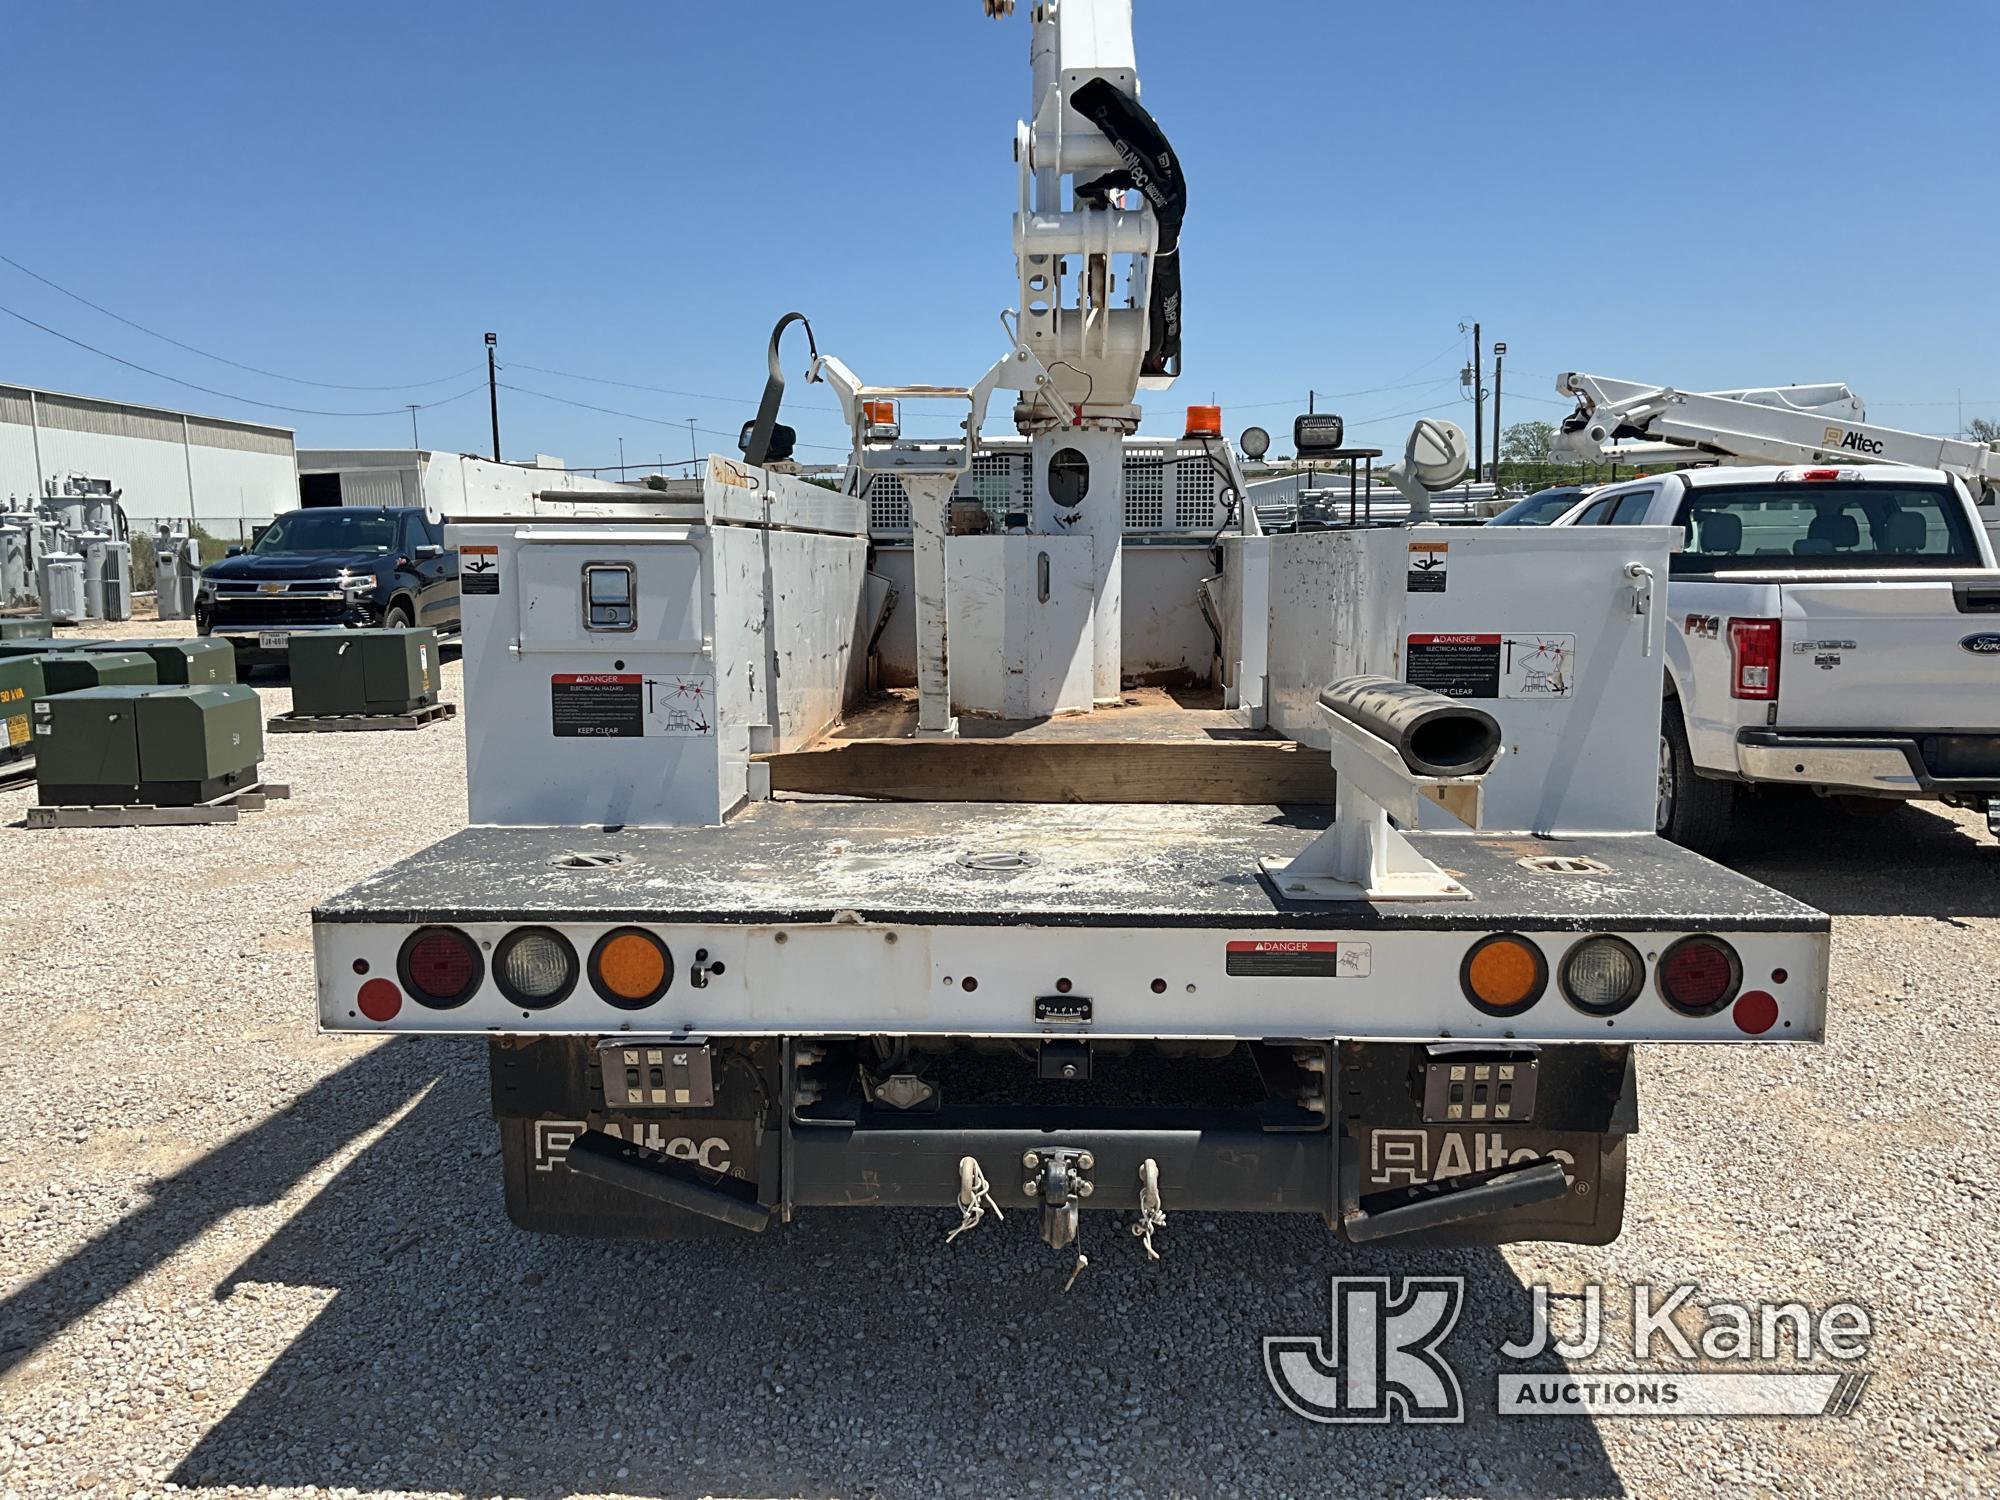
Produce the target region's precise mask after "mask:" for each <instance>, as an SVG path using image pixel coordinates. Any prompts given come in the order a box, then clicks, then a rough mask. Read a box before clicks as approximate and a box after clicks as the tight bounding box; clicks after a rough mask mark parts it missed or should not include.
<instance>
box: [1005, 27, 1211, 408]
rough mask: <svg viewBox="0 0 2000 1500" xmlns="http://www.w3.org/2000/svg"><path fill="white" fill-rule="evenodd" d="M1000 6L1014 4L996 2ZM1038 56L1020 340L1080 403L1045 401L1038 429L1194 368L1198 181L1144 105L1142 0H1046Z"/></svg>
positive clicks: (1022, 150) (1034, 49) (1024, 182)
mask: <svg viewBox="0 0 2000 1500" xmlns="http://www.w3.org/2000/svg"><path fill="white" fill-rule="evenodd" d="M987 10H988V13H989V14H997V13H1001V12H1000V10H999V8H998V7H996V5H995V4H994V3H992V0H988V4H987ZM1030 59H1031V61H1032V63H1033V68H1034V112H1033V115H1032V117H1031V119H1030V120H1029V121H1028V122H1026V123H1023V124H1021V125H1019V126H1017V127H1016V133H1015V142H1014V155H1015V159H1016V161H1017V162H1018V163H1019V171H1020V205H1019V208H1018V211H1017V212H1016V214H1015V218H1014V255H1015V261H1016V266H1017V268H1018V271H1019V274H1020V282H1021V322H1020V340H1021V343H1022V344H1024V345H1025V346H1026V347H1028V348H1029V349H1031V350H1033V351H1034V353H1035V355H1036V356H1037V357H1038V358H1039V359H1040V361H1041V362H1042V364H1043V365H1045V366H1046V367H1047V368H1048V369H1049V370H1050V371H1051V372H1053V374H1054V375H1055V377H1056V382H1057V387H1058V392H1057V393H1058V396H1059V398H1060V402H1061V405H1062V406H1063V407H1066V408H1068V410H1061V409H1049V410H1040V409H1035V403H1034V401H1033V399H1032V398H1031V399H1030V403H1029V405H1030V408H1031V410H1032V411H1033V416H1032V417H1031V419H1030V421H1029V423H1028V425H1031V426H1033V425H1048V424H1050V423H1060V422H1062V421H1064V420H1066V419H1068V418H1070V417H1071V416H1073V415H1075V414H1076V410H1077V409H1078V408H1096V409H1098V410H1100V411H1104V412H1117V411H1120V410H1122V409H1123V408H1125V407H1127V406H1129V405H1130V404H1131V402H1132V400H1133V398H1134V397H1135V396H1136V395H1137V393H1138V391H1139V390H1140V389H1141V388H1142V387H1144V388H1148V389H1165V388H1166V386H1168V385H1170V384H1171V383H1172V381H1173V378H1174V376H1176V375H1177V374H1179V373H1180V355H1181V290H1180V270H1179V266H1180V262H1179V258H1178V256H1179V249H1180V233H1181V221H1182V218H1183V217H1184V215H1185V213H1186V210H1187V184H1186V180H1185V179H1184V178H1183V176H1182V175H1181V168H1180V162H1179V160H1178V158H1177V157H1176V156H1175V155H1174V150H1173V147H1172V146H1171V145H1170V144H1169V143H1168V141H1167V138H1166V135H1165V133H1164V132H1162V131H1161V129H1160V127H1159V125H1158V124H1157V122H1155V121H1154V119H1153V117H1152V116H1151V115H1150V114H1148V113H1147V112H1146V110H1145V107H1144V106H1143V105H1141V104H1140V103H1139V72H1138V63H1137V60H1136V57H1135V54H1134V50H1133V45H1132V0H1041V3H1039V4H1037V5H1036V6H1035V7H1034V38H1033V41H1032V43H1031V47H1030ZM1066 177H1067V178H1069V179H1070V191H1069V194H1068V203H1067V206H1066V205H1065V195H1064V191H1063V179H1064V178H1066ZM1128 193H1136V198H1134V199H1133V200H1132V202H1133V206H1132V207H1129V208H1128V207H1126V206H1125V204H1126V201H1127V194H1128ZM1121 263H1122V265H1123V266H1124V268H1125V278H1126V285H1125V288H1124V292H1123V295H1122V296H1121V295H1120V289H1119V287H1118V274H1119V268H1120V265H1121Z"/></svg>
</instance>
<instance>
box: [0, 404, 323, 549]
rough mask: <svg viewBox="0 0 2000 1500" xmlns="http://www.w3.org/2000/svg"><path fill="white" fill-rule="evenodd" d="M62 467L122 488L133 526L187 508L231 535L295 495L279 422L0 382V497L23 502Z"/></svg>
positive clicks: (293, 470) (294, 473) (292, 459)
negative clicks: (235, 418)
mask: <svg viewBox="0 0 2000 1500" xmlns="http://www.w3.org/2000/svg"><path fill="white" fill-rule="evenodd" d="M71 473H75V474H88V475H91V476H92V477H94V478H100V479H109V480H110V481H111V482H112V484H113V485H115V486H116V487H117V488H119V489H121V490H123V491H124V494H123V496H122V498H121V499H120V501H119V503H120V504H121V505H123V506H124V508H125V514H126V516H127V517H128V518H129V519H130V520H131V522H132V525H133V529H134V530H135V531H136V530H138V529H140V528H141V527H142V526H149V523H151V522H153V521H155V520H163V519H168V518H190V517H191V518H193V519H195V520H198V521H200V522H201V523H202V525H203V526H204V527H205V528H206V529H207V530H208V531H209V532H210V534H212V535H215V536H226V537H236V536H239V535H247V534H248V532H249V529H250V528H251V527H252V526H255V525H258V524H261V523H262V522H265V521H268V520H270V519H271V517H272V516H273V515H274V514H276V513H277V512H278V511H282V510H290V509H291V508H292V507H294V506H295V505H297V504H298V494H299V482H298V460H297V455H296V452H295V449H294V445H293V440H292V429H291V428H289V427H263V426H259V425H258V424H256V423H253V422H236V421H231V420H229V419H228V418H224V417H203V416H196V415H194V414H193V413H191V412H178V411H168V410H166V409H164V408H162V407H156V406H134V405H132V404H131V403H129V402H125V401H105V400H100V399H98V398H97V397H94V396H72V395H66V394H64V393H62V392H60V391H41V390H30V389H28V388H27V387H25V386H12V385H0V502H4V501H5V499H6V498H7V497H9V496H13V497H15V498H16V499H17V500H18V501H20V502H23V503H24V505H25V506H28V507H31V506H32V505H33V503H34V499H33V497H36V496H39V495H40V494H41V493H42V492H43V485H44V483H45V481H47V480H49V479H59V478H60V477H61V476H63V475H65V474H71ZM12 508H13V507H8V506H5V505H4V504H0V509H12Z"/></svg>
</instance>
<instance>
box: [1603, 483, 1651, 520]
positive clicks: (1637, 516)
mask: <svg viewBox="0 0 2000 1500" xmlns="http://www.w3.org/2000/svg"><path fill="white" fill-rule="evenodd" d="M1659 493H1660V492H1659V491H1658V490H1634V491H1632V493H1631V494H1629V495H1620V496H1619V497H1618V503H1617V504H1616V505H1615V506H1613V507H1612V511H1611V514H1610V515H1608V516H1606V517H1605V518H1604V524H1605V525H1606V526H1643V525H1644V524H1645V523H1646V512H1647V511H1649V510H1651V509H1652V508H1653V500H1654V498H1655V497H1656V496H1657V495H1658V494H1659Z"/></svg>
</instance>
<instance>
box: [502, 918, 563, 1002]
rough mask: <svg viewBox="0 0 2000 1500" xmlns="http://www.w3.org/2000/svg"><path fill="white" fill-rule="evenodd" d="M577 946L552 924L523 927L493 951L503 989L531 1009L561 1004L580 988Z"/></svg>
mask: <svg viewBox="0 0 2000 1500" xmlns="http://www.w3.org/2000/svg"><path fill="white" fill-rule="evenodd" d="M576 975H577V962H576V950H575V949H574V948H572V947H571V946H570V945H569V939H567V938H565V937H564V936H563V935H562V934H561V933H560V932H557V931H556V930H555V929H554V928H552V927H521V928H517V929H516V930H514V931H513V932H510V933H508V934H507V936H506V937H504V938H502V939H501V940H500V946H499V947H498V948H496V949H495V950H494V953H493V979H494V983H496V984H497V985H499V987H500V993H501V994H503V995H505V996H506V997H507V998H508V999H509V1000H511V1001H513V1002H514V1003H515V1004H516V1005H519V1006H522V1007H525V1008H526V1009H528V1010H541V1009H545V1008H546V1007H548V1006H551V1005H559V1004H561V1003H562V1002H563V1001H564V1000H567V999H568V998H569V992H570V991H571V990H572V989H574V988H576Z"/></svg>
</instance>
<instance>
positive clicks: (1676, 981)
mask: <svg viewBox="0 0 2000 1500" xmlns="http://www.w3.org/2000/svg"><path fill="white" fill-rule="evenodd" d="M1653 973H1654V977H1655V980H1656V981H1657V983H1658V984H1659V986H1660V998H1661V999H1663V1000H1665V1001H1666V1002H1667V1004H1669V1005H1671V1006H1672V1007H1673V1008H1674V1009H1675V1010H1677V1011H1679V1012H1681V1013H1682V1014H1683V1015H1689V1016H1712V1015H1714V1014H1715V1013H1716V1012H1717V1011H1719V1010H1721V1009H1722V1008H1723V1007H1724V1006H1725V1005H1727V1004H1728V1003H1729V1002H1730V1001H1731V1000H1734V999H1735V998H1736V990H1737V987H1738V986H1739V985H1741V984H1742V982H1743V965H1742V964H1741V963H1739V962H1738V961H1737V958H1736V950H1735V949H1734V948H1732V947H1730V946H1729V944H1727V943H1725V942H1723V941H1722V939H1721V938H1713V937H1687V938H1682V939H1681V940H1680V941H1679V942H1678V943H1675V944H1674V945H1673V946H1672V947H1670V948H1668V949H1667V951H1666V952H1665V953H1663V954H1661V955H1660V963H1659V967H1658V968H1656V969H1655V970H1654V971H1653Z"/></svg>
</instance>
